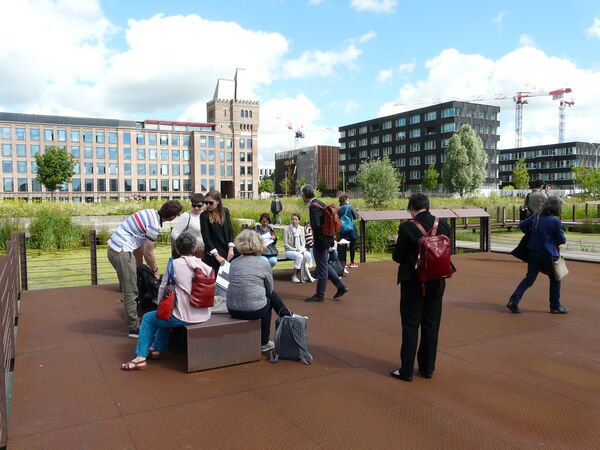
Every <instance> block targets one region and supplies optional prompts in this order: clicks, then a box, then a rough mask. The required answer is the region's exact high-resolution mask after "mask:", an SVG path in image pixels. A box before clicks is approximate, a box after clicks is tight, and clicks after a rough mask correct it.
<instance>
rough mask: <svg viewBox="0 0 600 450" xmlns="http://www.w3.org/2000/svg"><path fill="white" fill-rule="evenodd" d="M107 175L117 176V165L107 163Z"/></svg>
mask: <svg viewBox="0 0 600 450" xmlns="http://www.w3.org/2000/svg"><path fill="white" fill-rule="evenodd" d="M108 173H109V175H117V174H118V173H119V172H118V166H117V163H108Z"/></svg>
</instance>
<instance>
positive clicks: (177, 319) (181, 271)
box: [121, 232, 212, 370]
mask: <svg viewBox="0 0 600 450" xmlns="http://www.w3.org/2000/svg"><path fill="white" fill-rule="evenodd" d="M175 247H176V249H177V252H178V253H179V254H180V255H181V257H180V258H177V259H171V260H169V264H168V265H167V269H166V270H165V272H164V275H163V279H162V283H161V285H160V288H159V290H158V298H159V299H160V298H162V296H163V293H164V290H165V287H166V285H167V281H168V278H169V277H168V273H169V271H170V269H171V266H172V270H173V274H174V280H175V286H174V287H175V297H176V302H175V306H174V307H173V314H172V316H171V318H170V319H168V320H166V319H159V318H157V317H156V313H157V311H151V312H149V313H146V314H144V317H143V318H142V325H141V326H140V337H139V339H138V343H137V346H136V348H135V354H136V357H135V358H134V359H132V360H131V361H129V362H127V363H124V364H121V369H123V370H144V369H146V367H147V359H148V358H149V359H159V358H160V352H162V351H164V350H166V349H167V347H168V345H169V337H170V334H171V330H170V329H171V328H174V327H180V326H183V325H189V324H192V323H201V322H206V321H207V320H208V319H210V313H211V308H198V307H195V306H193V305H192V304H191V303H190V297H189V295H190V292H191V291H192V280H193V279H194V275H195V272H194V271H195V269H197V268H199V269H201V270H202V272H204V274H205V275H207V276H209V275H210V273H211V271H212V268H211V267H210V266H209V265H207V264H205V263H204V262H202V259H200V258H199V257H197V256H195V254H196V255H197V254H199V253H201V250H202V248H203V247H202V246H201V245H200V246H199V245H198V240H197V238H196V236H195V235H194V234H192V233H190V232H184V233H181V234H180V235H179V237H178V238H177V240H176V241H175ZM200 256H201V255H200Z"/></svg>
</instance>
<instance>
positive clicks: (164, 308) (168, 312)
mask: <svg viewBox="0 0 600 450" xmlns="http://www.w3.org/2000/svg"><path fill="white" fill-rule="evenodd" d="M167 274H168V277H169V278H168V280H167V284H166V286H165V290H164V292H163V296H162V298H161V299H160V303H159V304H158V309H157V311H156V317H157V318H159V319H163V320H169V319H170V318H171V316H172V315H173V307H174V306H175V301H176V298H175V276H174V274H173V258H169V264H167Z"/></svg>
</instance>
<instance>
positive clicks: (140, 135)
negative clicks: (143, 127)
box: [135, 133, 146, 145]
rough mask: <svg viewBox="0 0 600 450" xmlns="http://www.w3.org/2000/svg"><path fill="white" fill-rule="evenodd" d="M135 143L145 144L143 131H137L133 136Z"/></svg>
mask: <svg viewBox="0 0 600 450" xmlns="http://www.w3.org/2000/svg"><path fill="white" fill-rule="evenodd" d="M135 143H136V144H141V145H145V144H146V139H145V137H144V135H143V133H137V135H136V137H135Z"/></svg>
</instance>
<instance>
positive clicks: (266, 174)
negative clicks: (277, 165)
mask: <svg viewBox="0 0 600 450" xmlns="http://www.w3.org/2000/svg"><path fill="white" fill-rule="evenodd" d="M273 172H275V169H273V168H270V167H269V168H266V167H261V168H260V169H259V174H258V181H262V180H264V179H265V178H270V177H271V175H273Z"/></svg>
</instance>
